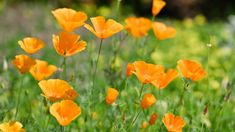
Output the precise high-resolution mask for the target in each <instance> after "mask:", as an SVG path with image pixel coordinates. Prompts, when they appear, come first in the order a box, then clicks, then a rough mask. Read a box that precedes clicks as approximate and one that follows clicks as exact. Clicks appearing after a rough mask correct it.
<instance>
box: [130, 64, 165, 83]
mask: <svg viewBox="0 0 235 132" xmlns="http://www.w3.org/2000/svg"><path fill="white" fill-rule="evenodd" d="M133 65H134V71H133V73H134V74H135V75H136V76H137V78H138V79H139V81H140V82H141V83H143V84H147V83H151V82H152V81H153V80H155V79H156V77H157V76H159V75H160V74H161V73H162V72H164V69H165V68H164V67H163V66H161V65H154V64H149V63H146V62H144V61H135V62H134V63H133Z"/></svg>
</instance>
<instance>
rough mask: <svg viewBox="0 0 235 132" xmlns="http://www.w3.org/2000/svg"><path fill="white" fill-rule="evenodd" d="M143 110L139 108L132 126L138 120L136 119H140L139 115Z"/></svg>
mask: <svg viewBox="0 0 235 132" xmlns="http://www.w3.org/2000/svg"><path fill="white" fill-rule="evenodd" d="M141 111H142V109H140V110H139V112H138V113H137V115H136V116H135V118H134V119H133V120H132V122H131V126H133V125H135V122H136V120H137V119H138V117H139V115H140V113H141Z"/></svg>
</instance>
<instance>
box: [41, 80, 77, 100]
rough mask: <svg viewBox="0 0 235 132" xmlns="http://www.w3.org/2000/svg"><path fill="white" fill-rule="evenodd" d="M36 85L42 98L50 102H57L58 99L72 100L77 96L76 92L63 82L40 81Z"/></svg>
mask: <svg viewBox="0 0 235 132" xmlns="http://www.w3.org/2000/svg"><path fill="white" fill-rule="evenodd" d="M38 85H39V87H40V88H41V90H42V92H43V96H45V97H46V98H47V99H49V100H51V101H57V100H59V99H70V100H74V99H75V98H76V97H77V96H78V94H77V93H76V91H75V90H74V89H73V88H72V87H71V86H70V85H69V84H68V83H67V82H66V81H64V80H60V79H49V80H42V81H40V82H39V83H38Z"/></svg>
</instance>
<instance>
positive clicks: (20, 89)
mask: <svg viewBox="0 0 235 132" xmlns="http://www.w3.org/2000/svg"><path fill="white" fill-rule="evenodd" d="M22 84H23V77H22V75H20V87H19V93H18V97H17V105H16V113H15V119H16V118H17V115H18V112H19V105H20V102H21V98H20V97H21V96H22V95H21V92H22Z"/></svg>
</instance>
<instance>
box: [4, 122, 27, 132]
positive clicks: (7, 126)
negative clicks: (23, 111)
mask: <svg viewBox="0 0 235 132" xmlns="http://www.w3.org/2000/svg"><path fill="white" fill-rule="evenodd" d="M22 127H23V125H22V124H21V123H20V122H16V121H11V122H7V123H2V124H0V130H1V131H2V132H25V129H23V128H22Z"/></svg>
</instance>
